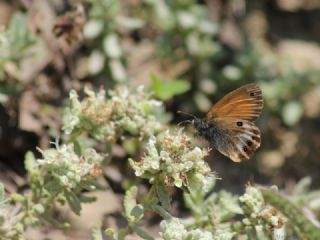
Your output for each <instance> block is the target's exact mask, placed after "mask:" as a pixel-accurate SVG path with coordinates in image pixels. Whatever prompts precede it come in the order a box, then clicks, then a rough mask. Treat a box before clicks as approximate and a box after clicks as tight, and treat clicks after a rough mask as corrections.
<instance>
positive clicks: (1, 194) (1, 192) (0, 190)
mask: <svg viewBox="0 0 320 240" xmlns="http://www.w3.org/2000/svg"><path fill="white" fill-rule="evenodd" d="M4 194H5V191H4V186H3V184H2V183H0V201H3V200H4V197H5V195H4Z"/></svg>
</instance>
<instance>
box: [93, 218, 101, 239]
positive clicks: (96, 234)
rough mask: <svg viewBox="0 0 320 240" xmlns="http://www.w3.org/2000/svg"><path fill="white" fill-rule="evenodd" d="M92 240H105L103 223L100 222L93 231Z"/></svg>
mask: <svg viewBox="0 0 320 240" xmlns="http://www.w3.org/2000/svg"><path fill="white" fill-rule="evenodd" d="M92 240H103V236H102V232H101V222H98V223H97V224H96V225H95V226H94V227H93V229H92Z"/></svg>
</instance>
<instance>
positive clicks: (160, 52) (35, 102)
mask: <svg viewBox="0 0 320 240" xmlns="http://www.w3.org/2000/svg"><path fill="white" fill-rule="evenodd" d="M319 19H320V2H319V0H269V1H263V0H256V1H245V0H207V1H205V0H198V1H197V0H176V1H165V0H123V1H116V0H87V1H75V0H74V1H72V0H69V1H68V0H51V1H41V0H38V1H37V0H20V1H19V0H11V1H5V0H2V1H0V31H1V35H0V36H1V37H0V146H1V147H0V170H1V175H0V181H2V182H3V183H4V184H5V185H6V187H7V189H9V190H10V191H12V192H14V191H19V189H21V188H22V187H23V186H25V184H26V183H27V179H26V176H25V173H26V172H25V170H24V155H25V153H26V152H27V151H29V150H30V151H32V152H34V153H35V154H36V155H39V153H38V152H37V151H36V147H37V146H39V147H41V148H48V147H49V146H50V141H52V140H54V139H55V138H56V137H57V136H60V135H61V134H62V133H61V132H60V127H61V119H62V113H63V108H64V106H66V104H67V103H68V93H69V91H70V90H71V89H76V90H77V91H81V90H82V89H83V87H84V86H87V85H89V86H92V87H93V88H95V89H99V88H100V87H104V88H106V89H113V88H114V87H115V86H116V85H120V84H128V85H130V86H138V85H144V86H145V87H146V88H147V89H150V91H153V92H154V94H155V97H156V98H158V99H160V100H163V101H164V102H165V108H166V110H167V112H168V116H166V117H170V119H171V121H170V124H171V125H172V126H175V125H176V124H178V123H179V122H181V121H183V120H185V119H186V116H184V115H179V114H177V111H178V110H182V111H185V112H189V113H192V114H195V115H197V116H199V117H202V116H204V115H205V113H206V111H208V109H209V108H210V107H211V105H212V104H213V103H215V102H216V101H217V100H218V99H219V98H221V97H222V96H224V95H225V94H226V93H227V92H229V91H231V90H233V89H235V88H237V87H240V86H242V85H244V84H246V83H252V82H256V83H257V84H258V85H259V86H260V87H261V89H262V91H263V96H264V101H265V105H264V109H263V113H262V116H261V117H260V118H259V119H258V123H257V124H258V126H259V128H260V129H261V132H262V146H261V148H260V149H259V150H258V151H257V153H256V154H255V156H254V158H253V159H252V160H250V161H247V162H243V163H240V164H236V163H233V162H232V161H230V160H228V159H226V158H225V157H223V156H221V155H220V154H219V153H217V152H212V154H211V156H210V157H209V158H208V161H209V163H210V165H211V167H212V169H214V170H215V171H216V172H217V173H218V175H219V176H220V177H221V178H222V180H221V181H218V188H220V189H222V188H223V189H226V190H228V191H231V192H234V193H242V192H243V189H244V185H245V184H246V183H247V182H248V181H251V182H254V183H261V184H268V185H271V184H276V185H278V186H279V187H281V188H284V189H287V191H290V189H291V188H292V187H293V186H294V184H295V182H296V181H297V180H299V179H301V178H303V177H305V176H310V177H311V178H312V180H313V182H312V186H313V188H319V186H320V174H319V173H320V158H319V156H320V60H319V56H320V45H319V43H320V28H319V23H320V22H319ZM128 149H130V148H128ZM128 149H126V148H125V147H123V146H120V145H119V146H118V148H116V150H115V159H127V158H128V156H132V155H133V156H134V155H135V153H134V152H132V151H131V152H130V151H129V150H128ZM131 149H132V148H131ZM120 163H121V164H123V165H125V161H124V160H123V161H120ZM112 164H113V163H112ZM112 164H111V165H110V166H108V167H107V169H106V171H105V175H106V176H105V177H106V178H107V179H108V180H109V182H110V184H111V185H112V188H113V191H114V192H115V193H117V194H122V193H123V182H122V181H124V179H125V178H129V177H128V176H130V174H128V176H121V173H123V172H121V170H120V169H123V168H125V167H124V166H119V162H118V163H117V164H114V165H112ZM127 171H129V170H127ZM131 175H132V174H131ZM119 179H120V180H119Z"/></svg>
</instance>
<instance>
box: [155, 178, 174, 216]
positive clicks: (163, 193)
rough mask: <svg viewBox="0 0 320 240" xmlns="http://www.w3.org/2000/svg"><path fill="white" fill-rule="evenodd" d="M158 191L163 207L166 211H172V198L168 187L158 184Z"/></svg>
mask: <svg viewBox="0 0 320 240" xmlns="http://www.w3.org/2000/svg"><path fill="white" fill-rule="evenodd" d="M156 191H157V195H158V198H159V201H160V203H161V206H162V207H164V208H165V209H166V210H168V209H170V202H171V197H170V195H169V194H168V191H167V189H166V187H165V186H164V185H163V184H162V183H160V182H158V184H157V185H156Z"/></svg>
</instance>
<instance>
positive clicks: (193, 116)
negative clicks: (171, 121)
mask: <svg viewBox="0 0 320 240" xmlns="http://www.w3.org/2000/svg"><path fill="white" fill-rule="evenodd" d="M177 113H179V114H181V113H182V114H184V115H187V116H190V117H192V118H193V119H195V118H197V117H196V116H195V115H193V114H191V113H187V112H183V111H178V112H177ZM184 123H192V120H190V119H188V120H184V121H182V122H179V123H178V126H180V125H182V124H184Z"/></svg>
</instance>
